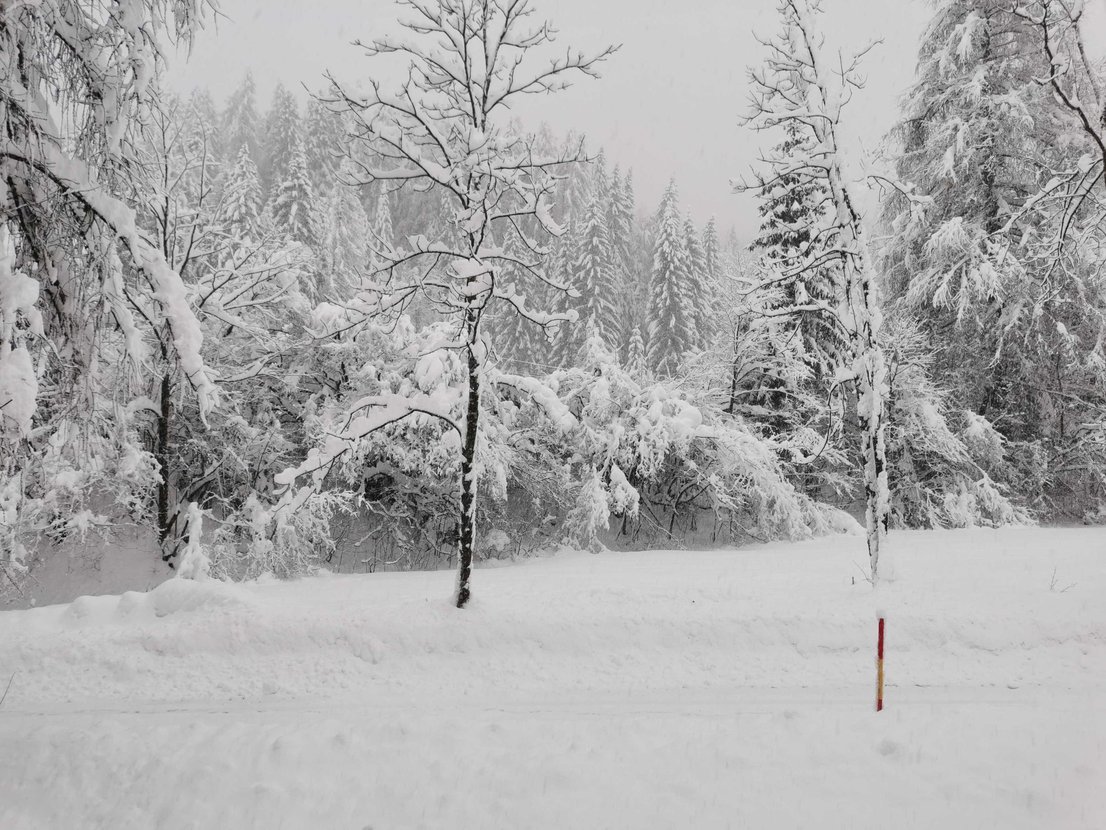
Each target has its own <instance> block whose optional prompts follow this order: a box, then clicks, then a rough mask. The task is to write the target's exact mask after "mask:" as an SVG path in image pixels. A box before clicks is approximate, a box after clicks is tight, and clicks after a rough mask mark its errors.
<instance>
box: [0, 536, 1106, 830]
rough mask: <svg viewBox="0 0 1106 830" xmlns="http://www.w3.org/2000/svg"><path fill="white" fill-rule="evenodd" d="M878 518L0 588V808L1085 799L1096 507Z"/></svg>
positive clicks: (1083, 810)
mask: <svg viewBox="0 0 1106 830" xmlns="http://www.w3.org/2000/svg"><path fill="white" fill-rule="evenodd" d="M892 544H893V545H894V549H895V550H896V552H897V555H898V580H897V582H896V583H895V585H894V587H893V588H892V590H890V591H889V592H887V593H888V596H886V597H883V598H881V600H880V602H881V604H883V605H885V606H886V611H887V615H888V645H887V648H888V689H887V706H888V709H887V710H886V711H885V712H883V713H881V714H879V715H876V714H875V712H874V711H873V705H872V703H873V701H872V698H873V683H874V670H873V652H874V647H875V630H876V625H875V602H874V600H873V598H872V591H871V588H870V586H868V585H867V584H866V583H865V582H864V580H863V576H862V570H861V568H862V566H863V562H864V556H865V554H864V540H863V539H862V538H857V537H838V538H834V539H827V540H816V541H812V542H806V543H802V544H795V545H785V544H778V545H768V546H763V547H756V548H750V549H746V550H740V551H715V552H654V553H633V554H614V553H612V554H603V555H598V556H593V555H585V554H568V555H561V556H558V557H553V558H549V559H541V560H532V561H527V562H522V563H518V564H515V565H511V566H507V567H501V568H484V569H482V570H480V571H479V572H478V573H477V575H476V576H477V579H476V580H475V581H474V587H475V588H476V591H477V594H476V598H475V600H474V602H473V604H472V606H471V607H470V608H469V609H467V610H465V611H463V612H459V611H457V610H456V609H453V608H452V607H450V606H449V603H448V594H449V589H450V585H451V582H450V579H451V577H450V575H449V574H446V573H430V574H375V575H370V576H357V577H327V578H318V579H309V580H303V581H300V582H295V583H283V584H281V583H268V584H256V585H247V586H225V585H220V584H212V583H203V584H201V583H192V582H185V581H182V580H174V581H171V582H168V583H165V584H164V585H162V586H161V587H159V588H157V589H156V590H154V591H152V592H151V593H149V594H125V595H124V596H122V597H97V598H88V597H86V598H82V599H80V600H78V601H76V602H74V603H72V604H70V605H67V606H52V607H49V608H42V609H37V610H33V611H11V612H4V613H0V694H2V693H3V687H4V686H5V685H6V684H7V683H8V680H9V679H11V688H10V690H9V692H8V695H7V699H6V700H5V701H4V703H3V705H2V706H0V827H3V828H5V830H7V828H39V827H42V828H78V827H80V828H83V827H104V828H128V827H134V828H151V827H158V828H161V827H164V828H178V827H179V828H186V827H189V828H190V827H196V828H210V827H220V828H250V827H265V828H281V827H283V828H300V827H304V828H347V827H348V828H364V827H372V828H375V829H376V830H385V829H386V828H417V827H428V828H436V827H446V826H449V827H461V828H544V827H549V828H558V830H560V829H561V828H569V827H572V828H577V827H579V828H601V827H611V828H654V827H655V828H684V827H695V828H713V827H734V828H743V827H771V828H791V827H811V828H837V827H840V828H876V827H879V828H887V827H895V828H927V830H928V828H933V827H944V828H973V829H974V828H989V827H995V828H1003V830H1015V829H1016V828H1044V827H1047V828H1088V830H1091V829H1092V828H1093V829H1094V830H1100V828H1102V827H1104V826H1106V600H1104V598H1106V531H1104V530H1102V529H1071V530H1045V529H1010V530H1001V531H990V530H975V531H950V532H933V533H907V534H895V535H893V536H892Z"/></svg>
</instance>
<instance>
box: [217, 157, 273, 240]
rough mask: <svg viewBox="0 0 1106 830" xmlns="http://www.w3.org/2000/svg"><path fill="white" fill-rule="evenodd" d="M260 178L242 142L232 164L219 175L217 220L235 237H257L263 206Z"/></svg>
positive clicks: (258, 235) (255, 238)
mask: <svg viewBox="0 0 1106 830" xmlns="http://www.w3.org/2000/svg"><path fill="white" fill-rule="evenodd" d="M263 203H264V202H263V199H262V196H261V181H260V179H259V178H258V175H257V165H256V164H254V162H253V158H251V156H250V148H249V145H248V144H242V146H241V148H240V149H239V150H238V158H237V159H235V161H234V166H233V167H232V168H231V169H230V171H229V172H228V173H227V174H226V175H225V177H224V179H223V198H222V201H221V203H220V205H219V220H220V222H221V223H222V225H223V227H224V228H225V229H226V232H227V233H228V234H229V235H230V236H231V237H232V238H235V239H252V240H258V239H259V238H260V231H261V214H262V207H263Z"/></svg>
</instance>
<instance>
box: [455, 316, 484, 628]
mask: <svg viewBox="0 0 1106 830" xmlns="http://www.w3.org/2000/svg"><path fill="white" fill-rule="evenodd" d="M469 314H470V315H471V317H470V319H469V321H468V329H469V338H468V348H467V349H466V357H467V359H468V387H469V392H468V406H467V408H466V410H465V434H464V436H463V439H462V445H461V516H460V534H459V536H458V539H457V553H458V557H457V559H458V566H459V569H458V572H457V607H458V608H464V607H465V603H467V602H468V601H469V597H470V596H471V594H472V591H471V589H470V588H469V580H470V578H471V577H472V555H473V551H474V550H475V548H476V436H477V430H478V427H479V419H480V361H479V359H478V358H477V356H476V351H475V350H476V349H478V348H479V342H478V339H477V326H478V324H479V317H478V316H477V314H476V313H475V312H471V311H470V312H469Z"/></svg>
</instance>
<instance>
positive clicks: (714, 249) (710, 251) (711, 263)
mask: <svg viewBox="0 0 1106 830" xmlns="http://www.w3.org/2000/svg"><path fill="white" fill-rule="evenodd" d="M721 256H722V252H721V251H720V250H719V248H718V223H717V220H715V218H714V217H713V216H712V217H711V218H710V220H709V221H708V222H707V226H706V227H705V228H704V229H703V259H704V262H705V265H706V269H707V271H706V274H707V283H708V285H710V286H711V288H712V289H713V290H715V291H717V290H718V289H719V288H720V286H721V283H722V262H721Z"/></svg>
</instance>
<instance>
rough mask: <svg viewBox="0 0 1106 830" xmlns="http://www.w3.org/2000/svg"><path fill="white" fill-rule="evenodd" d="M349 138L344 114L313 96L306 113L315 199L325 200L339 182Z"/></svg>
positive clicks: (307, 150)
mask: <svg viewBox="0 0 1106 830" xmlns="http://www.w3.org/2000/svg"><path fill="white" fill-rule="evenodd" d="M345 140H346V130H345V125H344V124H343V123H342V116H341V114H340V113H336V112H334V111H333V110H331V109H330V108H329V107H327V106H326V105H325V104H323V103H322V102H321V101H320V100H319V99H318V98H315V97H312V98H311V99H309V100H308V102H307V113H306V115H305V116H304V152H305V153H306V154H307V173H308V175H309V176H310V178H311V187H312V189H313V190H314V192H315V198H317V199H325V198H327V196H328V195H329V194H330V192H331V191H332V190H333V188H334V187H335V186H336V185H337V184H338V181H339V177H338V171H339V169H340V168H341V166H342V157H343V154H344V151H343V144H344V143H345Z"/></svg>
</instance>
